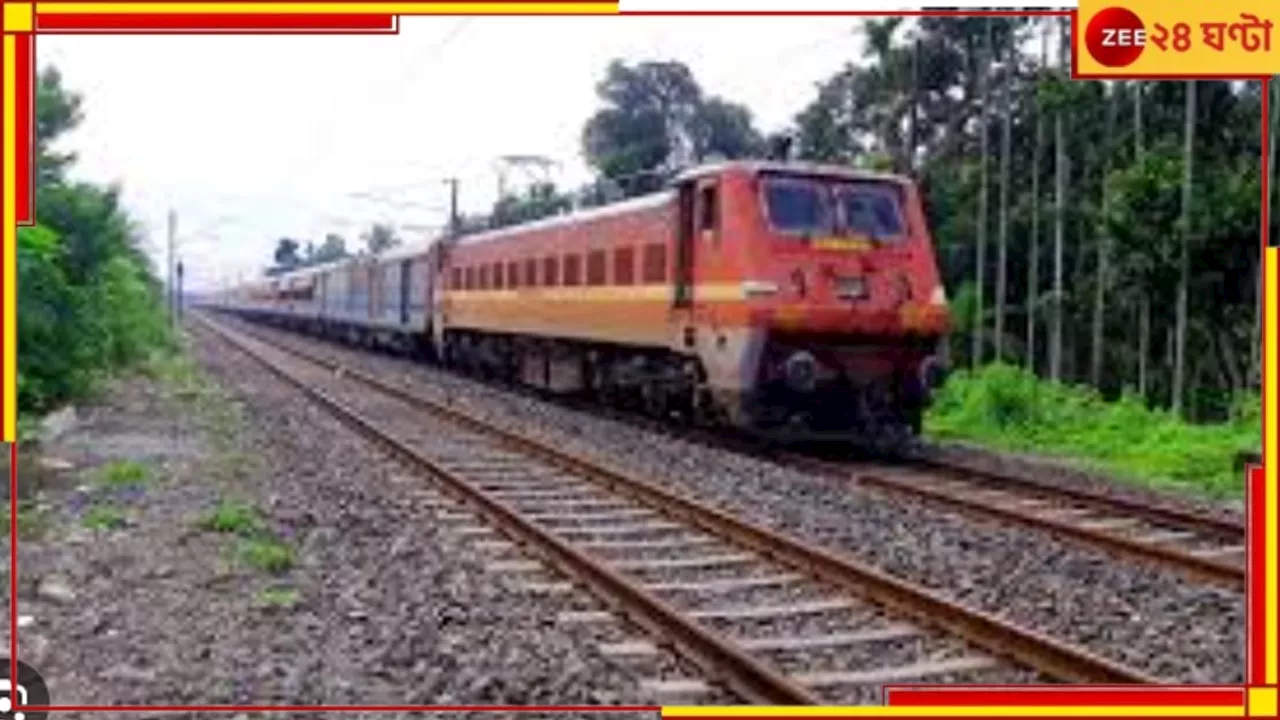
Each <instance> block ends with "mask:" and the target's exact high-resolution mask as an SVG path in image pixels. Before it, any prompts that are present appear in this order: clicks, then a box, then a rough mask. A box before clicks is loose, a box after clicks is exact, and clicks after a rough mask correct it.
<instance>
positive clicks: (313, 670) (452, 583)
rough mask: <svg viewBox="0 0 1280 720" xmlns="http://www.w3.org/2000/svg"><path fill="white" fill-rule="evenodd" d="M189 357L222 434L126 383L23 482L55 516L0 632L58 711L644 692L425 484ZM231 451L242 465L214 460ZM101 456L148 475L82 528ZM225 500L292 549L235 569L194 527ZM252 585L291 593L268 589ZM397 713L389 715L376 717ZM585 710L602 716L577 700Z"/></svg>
mask: <svg viewBox="0 0 1280 720" xmlns="http://www.w3.org/2000/svg"><path fill="white" fill-rule="evenodd" d="M194 352H195V353H196V355H197V358H198V360H199V361H200V363H201V364H202V365H203V366H204V367H205V369H206V371H207V372H208V373H209V374H210V376H211V377H212V378H213V379H214V380H216V381H217V382H218V383H219V384H220V385H221V386H223V387H225V388H227V389H229V390H230V402H231V403H232V404H233V405H238V406H239V407H240V408H242V417H243V420H242V423H243V427H242V428H241V429H240V431H239V432H236V433H234V438H233V439H232V440H230V441H228V440H227V438H226V437H225V436H224V437H223V440H221V441H215V440H214V439H211V438H212V435H211V434H210V433H211V432H212V431H210V430H209V428H207V427H204V426H202V425H200V423H199V422H198V421H197V420H196V419H195V417H194V415H195V413H194V411H193V410H192V408H191V406H189V405H184V406H181V407H175V406H174V405H173V403H172V400H173V398H171V397H167V396H166V395H165V394H164V393H163V392H161V390H160V389H159V386H158V385H157V383H155V382H153V381H150V380H147V379H145V378H135V379H132V380H129V381H127V382H122V383H119V384H117V386H116V387H115V388H113V389H112V390H111V391H110V392H109V393H107V395H106V398H105V400H104V401H103V402H102V403H101V404H100V405H99V406H97V407H94V408H91V409H90V411H89V412H88V413H87V417H86V420H85V422H84V423H83V425H82V426H81V427H79V428H77V429H75V430H73V431H71V432H69V433H68V434H67V435H66V436H65V437H63V438H59V439H58V440H57V441H56V442H54V443H51V444H50V445H49V447H47V448H44V451H45V452H47V453H49V454H50V455H52V456H57V457H58V458H60V459H61V460H63V461H68V462H66V464H67V465H70V466H72V467H73V468H75V470H73V471H72V473H73V474H74V475H75V477H73V478H70V479H67V480H66V481H65V482H63V484H62V485H56V484H52V483H51V484H50V485H49V486H48V487H46V488H44V489H42V491H41V492H40V493H39V498H40V500H41V502H43V503H45V504H46V505H48V506H49V507H50V508H51V510H50V513H51V515H52V518H53V520H52V524H53V530H52V531H51V532H50V533H49V534H48V535H47V536H44V537H40V538H35V539H32V540H26V539H23V540H22V542H21V543H20V545H19V552H20V565H19V567H20V577H19V579H20V594H19V603H20V612H21V613H22V615H23V616H24V620H25V618H30V620H25V622H24V626H23V629H22V632H21V636H20V637H19V640H20V643H21V644H20V651H21V657H22V658H23V660H24V661H26V662H29V663H31V664H33V665H34V666H35V667H36V668H37V669H38V670H39V671H40V672H41V673H42V675H43V676H44V677H45V679H46V680H47V681H48V683H49V685H50V688H51V690H52V693H53V700H54V702H55V703H56V704H89V703H99V704H102V703H105V704H143V705H159V704H164V705H189V704H246V703H252V704H259V705H282V704H284V705H316V704H348V705H349V704H356V705H369V704H373V705H401V706H403V705H405V704H414V705H421V704H468V705H537V704H541V705H549V704H558V705H564V704H572V705H600V704H604V705H615V704H633V705H634V704H652V703H653V702H654V699H653V698H646V697H643V692H642V690H641V689H640V686H639V683H640V681H641V680H643V679H645V678H647V677H649V676H650V673H651V672H653V668H652V667H644V666H641V667H627V668H624V667H622V666H620V665H618V664H617V663H614V662H612V661H611V660H610V659H608V658H604V657H602V656H601V655H600V653H599V651H598V647H597V643H598V641H597V639H596V634H597V633H598V632H602V631H604V630H602V629H598V628H590V627H585V626H583V627H566V626H564V625H562V624H558V623H557V618H556V616H557V614H558V613H559V612H560V611H561V610H562V609H567V608H572V607H575V606H581V605H583V601H582V597H583V596H582V594H581V593H570V594H568V595H565V594H557V593H551V594H533V593H529V592H526V591H523V590H521V589H520V588H519V587H518V585H519V579H518V578H515V577H506V576H503V575H500V574H492V573H488V572H486V570H485V565H486V563H488V562H490V560H491V559H492V557H493V556H492V555H485V554H484V553H483V552H480V551H477V550H476V549H475V548H474V547H473V546H472V545H471V543H472V542H474V539H473V538H467V537H462V536H460V535H458V534H456V533H452V532H450V531H449V527H450V526H449V524H448V523H443V522H439V521H437V520H435V519H434V516H433V512H434V510H433V508H432V507H431V506H430V504H429V502H428V501H429V500H430V498H431V496H432V495H433V493H431V492H430V491H429V490H426V489H425V488H426V480H425V479H421V478H415V477H410V478H408V479H407V480H406V477H405V476H406V475H409V473H408V471H407V470H406V469H405V468H404V467H402V466H400V465H398V464H396V463H394V462H392V461H390V460H388V459H387V456H386V455H385V453H382V452H381V451H378V450H375V449H374V448H373V446H371V445H369V444H368V443H366V442H364V441H363V440H361V439H359V438H358V437H357V436H355V435H354V434H353V433H352V432H351V431H350V430H348V429H347V428H345V427H343V426H341V425H339V424H338V423H337V422H336V421H335V420H333V419H331V418H330V417H329V416H328V415H327V414H326V413H325V412H324V411H322V410H320V409H319V408H318V407H316V406H315V405H314V404H312V403H310V402H308V401H306V400H305V399H304V398H303V396H302V395H301V394H300V393H298V392H297V391H296V390H294V389H292V388H291V387H289V386H286V385H284V384H283V383H282V382H280V381H279V380H278V379H277V378H275V376H273V375H271V374H269V373H266V372H264V371H263V370H262V368H261V366H260V365H258V364H257V363H256V362H255V361H253V360H252V359H250V358H248V357H246V356H244V355H243V354H241V353H239V352H236V351H233V350H231V349H230V348H228V347H227V346H225V345H224V344H222V343H220V342H213V341H208V340H201V341H198V342H196V343H194ZM224 442H230V447H225V446H224V445H222V444H220V443H224ZM230 456H235V457H239V458H241V459H247V462H246V463H244V464H241V465H236V467H238V468H239V470H237V471H235V472H222V470H224V469H225V468H224V467H222V465H220V463H224V462H228V461H227V459H226V458H227V457H230ZM119 458H130V459H132V460H135V461H140V462H145V463H146V464H147V465H148V467H151V468H152V469H153V475H154V480H152V481H150V482H148V483H147V484H146V485H145V487H144V488H142V489H141V490H137V489H135V491H134V492H132V493H131V494H129V497H124V496H123V495H122V496H121V497H117V498H116V501H117V502H118V503H120V504H121V506H122V507H123V508H124V509H125V510H126V513H127V516H128V521H127V524H126V525H124V526H123V527H120V528H117V529H113V530H100V531H91V530H88V529H86V528H85V527H82V526H81V518H82V513H83V512H84V511H85V508H86V502H85V500H84V498H83V497H82V495H83V494H84V492H85V487H83V486H84V484H85V483H86V482H90V480H89V478H90V477H91V473H92V470H93V468H95V467H98V466H100V465H101V464H102V463H104V462H106V461H107V460H110V459H119ZM53 465H55V466H57V465H58V464H57V463H53ZM77 485H80V486H81V487H80V488H79V489H78V490H77V489H76V488H77ZM419 487H421V488H422V489H421V490H418V489H417V488H419ZM226 496H235V497H239V498H243V499H245V500H248V501H250V502H252V503H253V504H254V505H256V506H257V507H259V508H260V509H261V510H262V513H263V516H264V518H265V521H264V524H265V528H266V530H267V531H269V532H270V533H271V534H272V535H274V536H275V537H277V538H279V539H280V540H282V541H284V542H286V543H287V544H288V545H289V546H290V547H292V549H293V551H294V558H295V565H294V566H293V567H292V569H288V570H286V571H283V572H281V573H279V574H276V575H272V574H269V573H267V572H265V571H262V570H257V569H254V568H251V567H248V566H247V565H245V564H244V563H243V562H241V561H240V558H239V557H238V556H237V555H236V554H235V550H236V548H237V547H238V545H237V543H238V542H239V541H237V540H236V539H235V538H233V537H230V536H228V535H225V534H218V533H214V532H210V531H205V530H202V529H200V528H199V527H198V525H197V523H196V519H197V518H198V517H200V516H201V515H202V514H204V513H205V512H207V511H208V510H209V509H210V508H211V507H212V506H213V504H214V503H215V502H216V501H217V499H218V498H219V497H226ZM77 498H79V499H77ZM0 551H2V552H4V553H7V552H8V547H7V546H6V547H4V548H3V549H2V550H0ZM271 591H274V592H276V593H291V594H292V595H293V597H294V601H293V602H292V603H291V604H290V603H283V604H281V603H277V602H269V601H267V600H265V599H264V598H266V597H268V595H266V594H265V593H267V592H271ZM6 626H7V624H6ZM601 627H602V628H603V629H605V630H608V629H609V628H612V629H611V630H608V631H610V632H617V629H616V628H617V625H616V623H613V622H610V623H606V624H604V625H603V626H601ZM2 635H3V636H2V637H0V642H3V643H5V644H6V645H5V646H7V643H8V642H9V638H8V630H7V629H6V630H4V631H3V632H2ZM659 662H665V663H667V664H671V660H670V658H669V657H668V656H666V655H665V654H664V656H663V658H661V659H660V661H659ZM639 715H643V716H645V717H651V716H653V714H652V713H636V714H633V716H639ZM143 716H144V717H145V716H146V715H145V714H144V715H143ZM284 716H285V717H298V718H303V717H317V714H316V713H305V712H303V713H295V714H291V715H284ZM354 716H355V717H361V715H358V714H357V715H354ZM367 716H369V717H374V714H368V715H367ZM397 716H400V717H409V715H407V714H404V713H401V714H400V715H395V714H389V713H384V714H378V715H377V717H381V718H386V717H397ZM595 716H599V717H602V718H604V717H619V715H618V714H616V713H615V714H607V713H590V714H580V715H578V717H595ZM165 717H169V718H172V717H181V715H165ZM229 717H230V716H229ZM414 717H423V716H422V715H415V716H414ZM449 717H458V716H457V715H450V716H449ZM487 717H493V715H488V716H487ZM521 717H523V718H529V717H534V716H531V715H521Z"/></svg>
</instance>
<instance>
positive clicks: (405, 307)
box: [400, 260, 412, 325]
mask: <svg viewBox="0 0 1280 720" xmlns="http://www.w3.org/2000/svg"><path fill="white" fill-rule="evenodd" d="M411 265H412V263H411V262H410V261H409V260H401V261H400V324H401V325H408V324H409V297H410V292H411V290H410V285H411V283H410V282H409V281H410V280H411V272H410V270H409V268H410V266H411Z"/></svg>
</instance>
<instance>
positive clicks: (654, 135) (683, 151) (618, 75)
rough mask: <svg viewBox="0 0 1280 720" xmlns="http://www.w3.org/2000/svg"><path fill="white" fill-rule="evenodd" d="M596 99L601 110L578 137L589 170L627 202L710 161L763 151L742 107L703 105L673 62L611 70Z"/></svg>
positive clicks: (712, 100) (713, 100) (616, 65)
mask: <svg viewBox="0 0 1280 720" xmlns="http://www.w3.org/2000/svg"><path fill="white" fill-rule="evenodd" d="M596 94H597V95H598V96H599V98H600V100H601V101H602V102H603V103H604V107H603V108H601V109H600V110H598V111H597V112H596V113H595V114H594V115H593V116H591V118H590V119H588V121H587V123H586V126H585V128H584V129H583V133H582V142H583V149H584V152H585V154H586V157H587V161H588V163H589V164H590V165H591V166H592V167H593V168H595V169H596V171H597V172H599V173H600V174H601V175H602V176H603V177H604V178H606V179H608V180H610V181H612V182H613V183H615V184H616V185H618V186H619V187H620V188H621V189H622V191H623V193H624V194H625V195H627V196H631V195H638V194H642V193H645V192H649V191H652V190H654V189H656V188H657V187H659V186H660V185H661V184H662V182H663V181H664V180H665V178H666V177H667V175H669V174H670V173H671V172H673V171H675V170H677V169H679V168H680V167H683V166H684V165H687V164H689V163H693V162H701V161H703V160H705V159H707V158H709V157H711V156H713V155H719V156H723V157H725V158H741V157H748V156H752V155H756V154H759V153H761V152H763V150H764V143H763V139H762V136H761V135H760V133H759V132H757V131H756V130H755V128H754V127H753V126H752V120H751V113H750V111H748V110H747V108H746V107H744V106H742V105H738V104H736V103H732V102H729V101H727V100H724V99H722V98H718V97H706V96H704V95H703V92H702V88H701V87H700V86H699V85H698V83H697V81H696V80H695V79H694V77H693V73H692V72H690V71H689V68H688V67H686V66H685V65H684V64H682V63H679V62H675V61H665V62H658V61H649V62H641V63H637V64H636V65H634V66H630V65H627V64H626V63H624V62H622V61H620V60H615V61H613V62H612V63H610V64H609V67H608V69H607V70H606V72H605V77H604V79H603V80H602V81H601V82H600V83H599V85H597V87H596Z"/></svg>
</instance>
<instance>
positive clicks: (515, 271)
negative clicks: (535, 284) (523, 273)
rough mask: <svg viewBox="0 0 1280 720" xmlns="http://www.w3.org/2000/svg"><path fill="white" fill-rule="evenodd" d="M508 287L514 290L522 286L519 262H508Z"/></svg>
mask: <svg viewBox="0 0 1280 720" xmlns="http://www.w3.org/2000/svg"><path fill="white" fill-rule="evenodd" d="M507 287H509V288H511V289H513V290H514V289H515V288H518V287H520V264H519V263H517V262H514V261H513V262H509V263H507Z"/></svg>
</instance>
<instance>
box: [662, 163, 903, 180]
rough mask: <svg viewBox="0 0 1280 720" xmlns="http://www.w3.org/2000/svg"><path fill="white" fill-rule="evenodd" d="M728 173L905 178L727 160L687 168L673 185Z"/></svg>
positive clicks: (824, 166)
mask: <svg viewBox="0 0 1280 720" xmlns="http://www.w3.org/2000/svg"><path fill="white" fill-rule="evenodd" d="M730 170H744V171H746V172H749V173H753V174H758V173H769V172H776V173H788V174H793V175H823V176H828V177H839V178H847V179H849V180H864V181H865V180H875V181H879V182H892V183H899V184H901V183H905V182H907V181H908V180H907V178H906V177H904V176H902V175H895V174H893V173H884V172H876V171H873V170H861V169H858V168H851V167H847V166H844V165H830V164H823V163H809V162H797V161H787V162H783V161H779V160H726V161H724V162H718V163H710V164H707V165H700V166H698V167H694V168H690V169H688V170H686V171H684V172H682V173H680V174H679V175H677V176H676V178H675V180H674V181H673V182H677V183H679V182H685V181H687V180H693V179H695V178H699V177H705V176H707V175H718V174H720V173H723V172H727V171H730Z"/></svg>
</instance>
